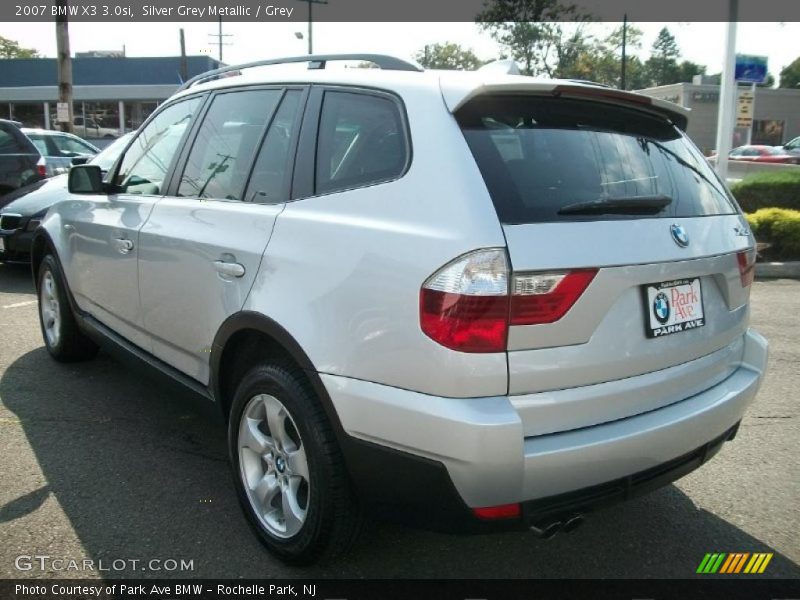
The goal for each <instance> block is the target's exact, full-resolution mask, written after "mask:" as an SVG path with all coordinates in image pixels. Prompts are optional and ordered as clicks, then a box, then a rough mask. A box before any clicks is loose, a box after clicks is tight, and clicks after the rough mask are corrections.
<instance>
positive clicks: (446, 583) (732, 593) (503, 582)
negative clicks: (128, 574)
mask: <svg viewBox="0 0 800 600" xmlns="http://www.w3.org/2000/svg"><path fill="white" fill-rule="evenodd" d="M118 598H119V599H121V598H125V599H128V600H145V599H147V600H205V599H209V600H231V599H239V598H241V599H258V598H276V599H280V598H301V599H304V600H310V599H313V600H427V599H429V598H430V599H432V600H433V599H435V600H551V599H552V600H568V599H579V598H591V599H592V600H595V599H597V600H602V599H614V600H646V599H650V600H672V599H675V600H693V599H712V598H720V599H725V600H729V599H738V598H742V599H747V600H762V599H763V600H778V599H781V600H800V580H786V579H771V580H770V579H750V578H748V579H744V578H742V579H735V580H734V579H717V578H714V579H692V580H686V579H684V580H658V579H650V580H614V579H604V580H592V579H579V580H556V579H543V580H508V579H499V580H367V579H361V580H329V579H320V580H236V579H229V580H211V579H199V580H180V581H179V580H169V579H164V580H122V579H119V580H115V579H108V580H81V579H61V580H55V579H49V580H45V579H41V580H31V579H27V580H10V579H5V580H0V599H2V600H36V599H43V600H107V599H118Z"/></svg>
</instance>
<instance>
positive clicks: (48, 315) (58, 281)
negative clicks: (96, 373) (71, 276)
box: [37, 254, 98, 362]
mask: <svg viewBox="0 0 800 600" xmlns="http://www.w3.org/2000/svg"><path fill="white" fill-rule="evenodd" d="M37 289H38V297H39V325H40V326H41V328H42V337H43V338H44V345H45V347H46V348H47V351H48V352H49V353H50V356H52V357H53V358H55V359H56V360H57V361H60V362H76V361H80V360H88V359H90V358H94V356H95V355H96V354H97V350H98V348H97V344H95V343H94V342H93V341H92V340H90V339H89V338H88V337H86V336H85V335H84V334H83V332H82V331H81V330H80V329H79V328H78V323H77V322H76V321H75V315H73V314H72V308H71V306H70V304H69V299H68V298H67V288H66V284H65V280H64V276H63V274H62V273H61V269H60V268H59V266H58V262H57V261H56V259H55V258H53V255H52V254H47V255H46V256H45V257H44V258H43V259H42V262H41V263H40V265H39V274H38V285H37Z"/></svg>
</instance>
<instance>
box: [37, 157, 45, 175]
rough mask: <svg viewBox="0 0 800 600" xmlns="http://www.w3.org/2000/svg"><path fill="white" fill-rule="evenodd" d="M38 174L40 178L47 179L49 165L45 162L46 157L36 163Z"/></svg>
mask: <svg viewBox="0 0 800 600" xmlns="http://www.w3.org/2000/svg"><path fill="white" fill-rule="evenodd" d="M36 173H38V175H39V177H47V163H46V162H45V161H44V157H42V158H40V159H39V160H38V161H37V162H36Z"/></svg>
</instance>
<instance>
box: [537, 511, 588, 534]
mask: <svg viewBox="0 0 800 600" xmlns="http://www.w3.org/2000/svg"><path fill="white" fill-rule="evenodd" d="M585 520H586V519H585V518H584V516H583V515H581V514H575V515H570V516H568V517H566V518H565V519H562V520H558V521H550V522H546V523H544V524H541V525H531V526H530V530H531V532H532V533H533V535H535V536H536V537H538V538H541V539H543V540H549V539H550V538H552V537H553V536H555V535H556V534H557V533H560V532H563V533H569V532H571V531H575V530H576V529H577V528H578V527H580V526H581V525H583V522H584V521H585Z"/></svg>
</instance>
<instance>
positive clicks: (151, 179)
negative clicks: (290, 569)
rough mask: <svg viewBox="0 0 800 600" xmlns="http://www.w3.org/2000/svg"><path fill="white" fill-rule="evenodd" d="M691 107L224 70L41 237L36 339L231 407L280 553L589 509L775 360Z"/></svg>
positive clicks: (534, 83) (738, 223) (595, 89)
mask: <svg viewBox="0 0 800 600" xmlns="http://www.w3.org/2000/svg"><path fill="white" fill-rule="evenodd" d="M335 59H349V60H360V61H372V62H374V63H376V64H377V66H379V67H381V68H380V69H339V70H336V69H325V68H324V67H325V66H326V63H327V62H329V61H332V60H335ZM301 61H302V62H309V65H310V66H312V67H315V68H312V69H305V68H303V66H302V65H297V67H298V68H296V69H294V70H292V69H290V68H285V69H280V70H275V69H274V68H273V66H272V65H274V64H276V63H281V62H284V63H300V62H301ZM232 74H233V75H235V76H230V75H232ZM223 75H224V76H223ZM686 121H687V117H686V115H685V113H684V111H683V110H682V109H681V108H679V107H677V106H675V105H672V104H669V103H666V102H662V101H659V100H655V99H651V98H647V97H644V96H640V95H637V94H633V93H629V92H620V91H616V90H610V89H608V88H605V87H602V86H597V85H590V84H584V83H576V82H570V81H558V80H536V79H533V78H529V77H522V76H518V75H513V74H508V73H506V72H505V67H504V65H503V64H495V65H490V66H489V67H488V68H484V69H482V70H480V71H477V72H471V73H455V72H452V73H451V72H443V71H438V72H437V71H422V70H420V69H419V68H418V67H416V66H415V65H412V64H410V63H406V62H404V61H401V60H399V59H396V58H392V57H386V56H379V55H338V56H311V57H298V58H295V59H284V60H283V61H261V63H259V65H258V66H254V65H250V66H244V67H243V66H239V67H235V68H229V69H228V70H227V71H226V70H223V71H222V72H211V73H210V74H206V75H204V76H201V77H200V78H196V79H195V80H192V81H190V82H188V83H187V84H185V85H184V86H183V88H182V89H181V90H180V91H179V92H178V93H177V94H175V96H174V97H172V98H171V99H170V100H169V101H168V102H166V103H164V105H163V106H161V107H160V108H159V110H157V111H156V112H155V114H154V115H152V117H151V118H150V119H149V120H148V121H147V122H146V123H145V124H144V126H143V127H142V128H141V129H140V131H139V132H138V133H137V134H136V136H135V137H134V138H133V140H132V141H131V142H130V143H129V145H128V146H127V148H126V149H125V150H124V152H123V153H122V155H121V156H120V158H119V159H118V160H117V162H116V164H115V165H114V166H113V167H112V168H111V169H110V170H109V171H108V173H107V174H106V175H105V176H104V177H103V176H102V175H101V173H100V170H99V169H98V168H97V167H96V166H92V165H86V166H76V167H73V168H72V170H71V172H70V179H69V190H70V194H69V199H68V200H66V201H63V202H60V203H58V204H57V205H55V206H54V207H53V208H52V209H51V210H50V211H49V212H48V214H47V216H46V217H45V218H44V220H43V221H42V225H41V227H40V228H39V229H38V230H37V233H36V237H35V239H34V243H33V249H32V256H33V261H32V262H33V268H34V274H35V279H36V285H37V291H38V295H39V306H40V311H39V312H40V318H41V325H42V331H43V335H44V339H45V344H46V346H47V349H48V350H49V352H50V353H51V354H52V355H53V357H54V358H56V359H57V360H63V361H70V360H79V359H85V358H89V357H91V356H93V355H94V354H95V352H96V351H97V347H98V344H104V345H106V346H108V347H110V348H116V349H117V350H120V349H121V350H123V351H124V352H126V353H128V354H132V355H134V356H136V357H138V358H140V359H141V361H142V362H143V363H146V364H147V365H149V366H150V367H153V368H154V369H155V370H157V371H159V372H161V373H162V374H166V375H169V376H171V377H172V378H173V379H174V380H176V381H178V382H180V383H182V384H184V385H185V386H187V387H188V388H190V389H192V390H194V391H196V392H197V393H198V394H199V395H201V396H204V397H206V398H207V399H209V400H211V401H213V402H214V403H215V404H216V405H217V406H218V407H219V408H220V409H221V411H222V413H223V414H224V416H225V419H226V421H227V423H228V439H229V452H230V459H231V463H232V467H233V472H234V481H235V486H236V491H237V493H238V496H239V499H240V501H241V505H242V507H243V510H244V513H245V515H246V516H247V519H248V521H249V522H250V524H251V525H252V527H253V530H254V531H255V533H256V535H257V536H258V537H259V539H260V540H261V541H262V542H263V543H264V544H265V545H266V546H267V548H269V549H270V550H271V551H272V552H273V553H274V554H276V555H277V556H279V557H281V558H283V559H284V560H287V561H293V562H300V563H302V562H310V561H313V560H317V559H320V558H324V557H329V556H331V555H332V554H334V553H335V552H336V551H340V550H341V549H343V548H346V547H347V545H348V544H349V543H350V542H351V541H352V540H353V539H354V538H355V535H356V532H357V531H358V530H359V525H360V523H361V521H362V518H363V516H364V515H365V514H367V513H372V514H377V515H384V516H390V517H392V518H402V519H406V520H410V521H415V522H417V523H420V524H422V525H425V526H430V527H436V528H439V529H445V530H448V531H472V532H480V531H495V530H503V529H506V530H511V529H523V528H525V529H532V530H533V531H534V532H536V533H538V534H539V535H540V536H542V537H548V536H550V535H552V534H553V533H555V532H556V531H558V530H570V529H573V528H574V527H576V526H577V525H578V524H579V523H580V522H581V519H582V518H583V515H585V514H586V513H589V512H591V511H593V510H596V509H597V508H598V507H600V506H602V505H604V504H608V503H611V502H614V501H617V500H621V499H625V498H629V497H631V496H634V495H636V494H639V493H642V492H645V491H648V490H651V489H653V488H655V487H658V486H661V485H664V484H666V483H668V482H670V481H673V480H675V479H677V478H678V477H680V476H682V475H684V474H685V473H688V472H689V471H691V470H693V469H695V468H696V467H698V466H700V465H701V464H702V463H703V462H705V461H706V460H708V459H709V458H710V457H711V456H712V455H713V454H714V453H715V452H716V451H717V450H718V449H719V448H720V447H721V446H722V444H723V443H724V442H725V441H726V440H729V439H732V438H733V436H734V435H735V433H736V430H737V427H738V425H739V422H740V421H741V419H742V416H743V414H744V412H745V409H746V408H747V406H748V404H750V402H751V401H752V400H753V398H754V396H755V394H756V391H757V389H758V387H759V384H760V382H761V379H762V376H763V374H764V371H765V368H766V360H767V342H766V341H765V340H764V338H763V337H761V336H760V335H759V334H758V333H756V332H755V331H753V330H752V329H749V328H748V321H749V296H750V287H751V283H752V279H753V265H754V261H755V248H754V246H755V244H754V240H753V238H752V235H751V234H750V232H749V229H748V227H747V224H746V222H745V220H744V218H743V216H742V213H741V211H740V210H739V208H738V207H737V205H736V203H735V201H734V199H733V198H732V197H731V195H730V193H729V192H728V190H727V189H726V188H725V186H724V184H722V183H721V182H720V180H719V179H718V177H717V176H716V174H715V173H714V172H713V171H712V170H711V169H710V168H709V165H708V164H707V162H706V160H705V159H704V158H703V156H702V155H701V154H700V153H699V152H698V150H697V149H696V148H695V146H694V145H693V144H692V143H691V142H690V141H689V140H688V138H687V137H686V135H685V134H684V129H685V127H686Z"/></svg>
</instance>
